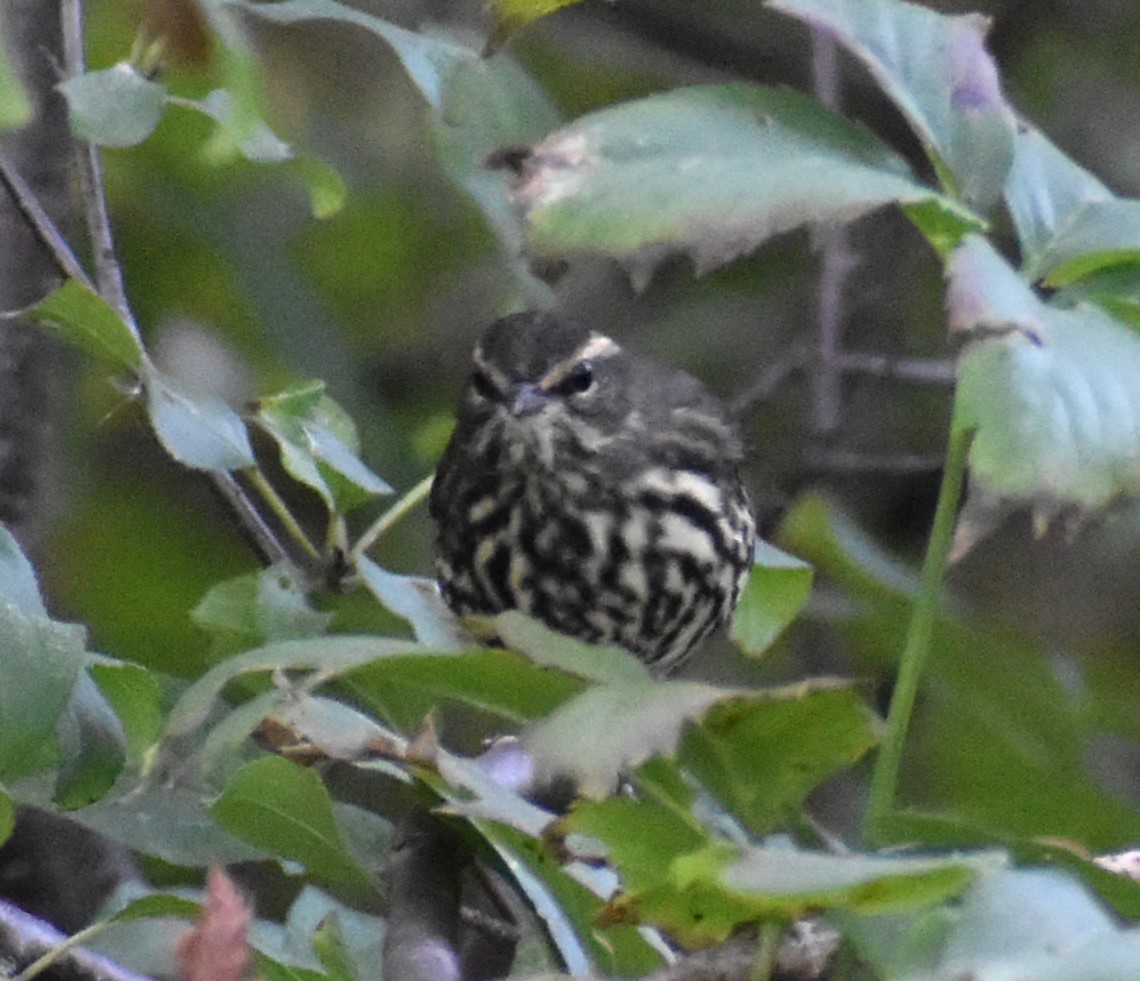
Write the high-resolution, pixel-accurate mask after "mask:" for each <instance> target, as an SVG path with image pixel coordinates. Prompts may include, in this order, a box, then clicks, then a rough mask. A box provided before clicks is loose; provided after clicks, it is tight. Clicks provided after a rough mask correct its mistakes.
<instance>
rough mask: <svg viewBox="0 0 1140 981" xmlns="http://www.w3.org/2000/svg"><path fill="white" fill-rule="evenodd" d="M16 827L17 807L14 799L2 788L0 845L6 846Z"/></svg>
mask: <svg viewBox="0 0 1140 981" xmlns="http://www.w3.org/2000/svg"><path fill="white" fill-rule="evenodd" d="M15 826H16V805H15V804H14V803H13V802H12V798H11V797H9V796H8V794H7V793H6V792H5V791H4V789H3V788H2V787H0V845H2V844H4V842H6V841H7V840H8V838H9V837H10V836H11V834H12V829H13V828H14V827H15Z"/></svg>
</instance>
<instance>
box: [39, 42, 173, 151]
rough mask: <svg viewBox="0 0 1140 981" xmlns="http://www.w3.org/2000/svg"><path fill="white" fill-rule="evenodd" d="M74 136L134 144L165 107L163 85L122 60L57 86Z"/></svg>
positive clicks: (103, 143)
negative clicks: (64, 101) (66, 109)
mask: <svg viewBox="0 0 1140 981" xmlns="http://www.w3.org/2000/svg"><path fill="white" fill-rule="evenodd" d="M58 88H59V90H60V92H62V93H63V95H64V98H66V99H67V108H68V112H69V115H70V117H71V127H72V129H74V130H75V133H76V135H77V136H79V137H81V138H82V139H84V140H88V141H90V142H91V143H97V144H98V145H100V146H113V147H125V146H135V145H137V144H139V143H141V142H142V141H143V140H145V139H146V138H147V137H148V136H150V134H151V133H153V132H154V130H155V127H156V126H158V123H159V120H161V119H162V113H163V111H164V110H165V109H166V86H165V85H160V84H159V83H158V82H152V81H151V80H150V79H147V78H143V77H142V75H140V74H139V73H138V72H137V71H135V69H134V66H132V65H130V64H129V63H127V62H125V61H121V62H119V64H117V65H115V66H114V67H113V68H107V69H105V70H103V71H95V72H88V73H87V74H86V75H79V76H76V77H75V78H69V79H67V81H65V82H61V83H60V84H59V86H58Z"/></svg>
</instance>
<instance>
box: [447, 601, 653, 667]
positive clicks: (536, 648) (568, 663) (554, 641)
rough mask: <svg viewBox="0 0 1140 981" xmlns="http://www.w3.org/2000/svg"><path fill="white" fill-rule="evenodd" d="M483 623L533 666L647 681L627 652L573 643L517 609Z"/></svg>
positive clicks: (572, 639)
mask: <svg viewBox="0 0 1140 981" xmlns="http://www.w3.org/2000/svg"><path fill="white" fill-rule="evenodd" d="M469 619H474V618H469ZM486 622H487V624H488V625H489V627H490V633H492V634H494V635H495V636H496V637H498V638H499V639H500V640H501V641H502V642H503V643H504V644H506V645H507V647H509V648H510V649H511V650H514V651H520V652H521V653H523V654H525V655H526V656H527V657H529V658H530V659H531V660H532V661H534V662H535V663H536V664H540V665H543V666H545V667H551V668H557V669H558V670H560V671H567V672H569V673H571V674H576V675H578V676H579V677H581V678H585V679H587V680H589V681H600V682H623V681H645V680H647V679H648V678H649V669H648V668H647V667H646V666H645V665H644V664H643V663H642V662H641V661H639V660H638V659H637V658H636V657H635V656H634V655H633V654H631V653H630V652H629V651H627V650H624V649H623V648H620V647H599V646H598V645H596V644H587V643H586V642H585V641H581V640H576V639H575V638H573V637H568V636H567V635H566V634H560V633H558V632H557V631H554V630H551V629H550V628H549V627H547V626H545V625H543V624H541V623H539V622H538V621H537V620H535V619H533V618H531V617H528V616H526V615H525V614H523V613H520V612H519V611H518V610H508V611H507V612H506V613H500V614H499V615H498V616H496V617H492V618H490V619H489V620H487V621H486Z"/></svg>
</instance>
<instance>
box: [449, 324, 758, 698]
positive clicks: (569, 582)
mask: <svg viewBox="0 0 1140 981" xmlns="http://www.w3.org/2000/svg"><path fill="white" fill-rule="evenodd" d="M743 455H744V453H743V444H742V440H741V437H740V434H739V431H738V429H737V427H736V425H735V424H734V422H733V421H732V420H731V419H730V417H729V415H728V413H727V411H726V409H725V407H724V406H723V405H722V403H721V402H720V401H719V400H718V399H717V398H716V397H715V396H713V395H712V394H711V393H710V392H709V391H708V390H707V389H706V388H705V387H704V386H703V385H702V384H701V383H700V382H699V381H698V380H697V379H696V378H694V377H692V376H691V375H689V374H687V373H685V372H684V371H681V370H680V369H678V368H675V367H673V366H671V365H668V364H666V363H664V362H661V361H658V360H656V359H654V358H652V357H649V356H645V355H641V354H635V353H632V352H630V351H627V350H626V349H625V348H624V347H622V346H621V345H620V344H618V343H617V342H616V341H614V340H613V339H611V338H610V337H607V336H606V335H604V334H601V333H598V332H597V331H595V330H592V329H590V328H589V327H587V326H585V325H584V324H582V323H579V322H578V321H576V320H574V319H571V318H568V317H566V316H563V315H561V314H557V313H549V312H543V311H524V312H522V313H516V314H511V315H509V316H506V317H503V318H502V319H500V320H497V321H495V322H494V323H493V324H491V326H490V327H488V328H487V329H486V331H485V332H484V333H483V334H482V336H481V337H480V339H479V340H478V342H477V343H476V345H475V349H474V352H473V355H472V365H471V374H470V376H469V378H468V380H467V383H466V387H465V389H464V392H463V396H462V400H461V402H460V406H459V410H458V413H457V420H456V425H455V428H454V430H453V432H452V435H451V438H450V441H449V442H448V444H447V447H446V448H445V450H444V453H443V456H442V457H441V459H440V462H439V465H438V467H437V469H436V475H435V480H434V482H433V485H432V489H431V495H430V500H429V511H430V513H431V516H432V518H433V519H434V521H435V524H436V577H437V580H438V583H439V586H440V590H441V592H442V595H443V598H444V600H445V602H446V604H447V606H448V607H450V609H451V610H452V611H453V612H454V613H456V614H458V615H459V616H468V615H472V614H477V615H483V616H488V615H494V614H497V613H501V612H504V611H507V610H519V611H521V612H523V613H525V614H527V615H529V616H531V617H533V618H535V619H537V620H539V621H540V622H542V623H543V624H545V625H546V626H547V627H549V628H551V629H552V630H554V631H557V632H559V633H563V634H566V635H569V636H571V637H574V638H578V639H580V640H584V641H587V642H589V643H591V644H600V645H613V646H618V647H622V648H625V649H626V650H628V651H630V652H632V653H633V654H634V655H636V656H637V657H638V658H639V659H640V660H641V661H642V662H644V663H645V664H646V665H647V666H648V668H649V669H650V671H651V673H652V674H653V675H655V676H657V677H663V676H666V675H668V674H670V673H672V672H673V671H674V670H675V669H676V668H678V667H679V666H680V665H681V664H682V663H683V662H684V660H685V659H686V658H687V656H688V655H689V654H690V653H691V651H692V650H693V649H694V648H695V647H696V645H697V644H698V642H700V641H701V640H702V639H703V638H705V637H706V636H707V635H708V634H710V633H711V632H712V631H714V630H715V629H716V628H718V627H719V626H721V625H722V624H723V623H725V622H726V621H727V620H728V619H729V617H730V616H731V614H732V612H733V610H734V609H735V607H736V604H737V602H738V600H739V598H740V596H741V592H742V590H743V588H744V584H745V581H746V579H747V577H748V572H749V569H750V567H751V564H752V560H753V551H754V544H755V535H756V525H755V521H754V519H753V515H752V509H751V505H750V501H749V497H748V492H747V490H746V488H745V486H744V484H743V483H742V481H741V476H740V466H741V463H742V460H743Z"/></svg>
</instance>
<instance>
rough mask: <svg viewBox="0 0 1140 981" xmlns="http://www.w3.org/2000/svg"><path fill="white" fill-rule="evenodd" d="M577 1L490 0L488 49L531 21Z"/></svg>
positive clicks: (493, 48) (497, 45)
mask: <svg viewBox="0 0 1140 981" xmlns="http://www.w3.org/2000/svg"><path fill="white" fill-rule="evenodd" d="M578 2H579V0H491V4H490V7H491V13H492V15H493V19H494V27H493V28H492V30H491V37H490V40H489V41H488V42H487V47H488V49H489V50H492V51H493V50H495V49H497V48H499V47H500V46H501V45H503V44H505V43H506V42H507V41H509V40H510V39H511V38H512V37H514V35H516V34H517V33H518V32H519V31H521V30H522V29H523V28H524V27H526V26H527V24H529V23H531V22H532V21H536V20H538V19H539V18H540V17H545V16H546V15H547V14H552V13H554V12H555V11H556V10H561V9H562V8H563V7H569V6H571V5H572V4H575V3H578Z"/></svg>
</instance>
